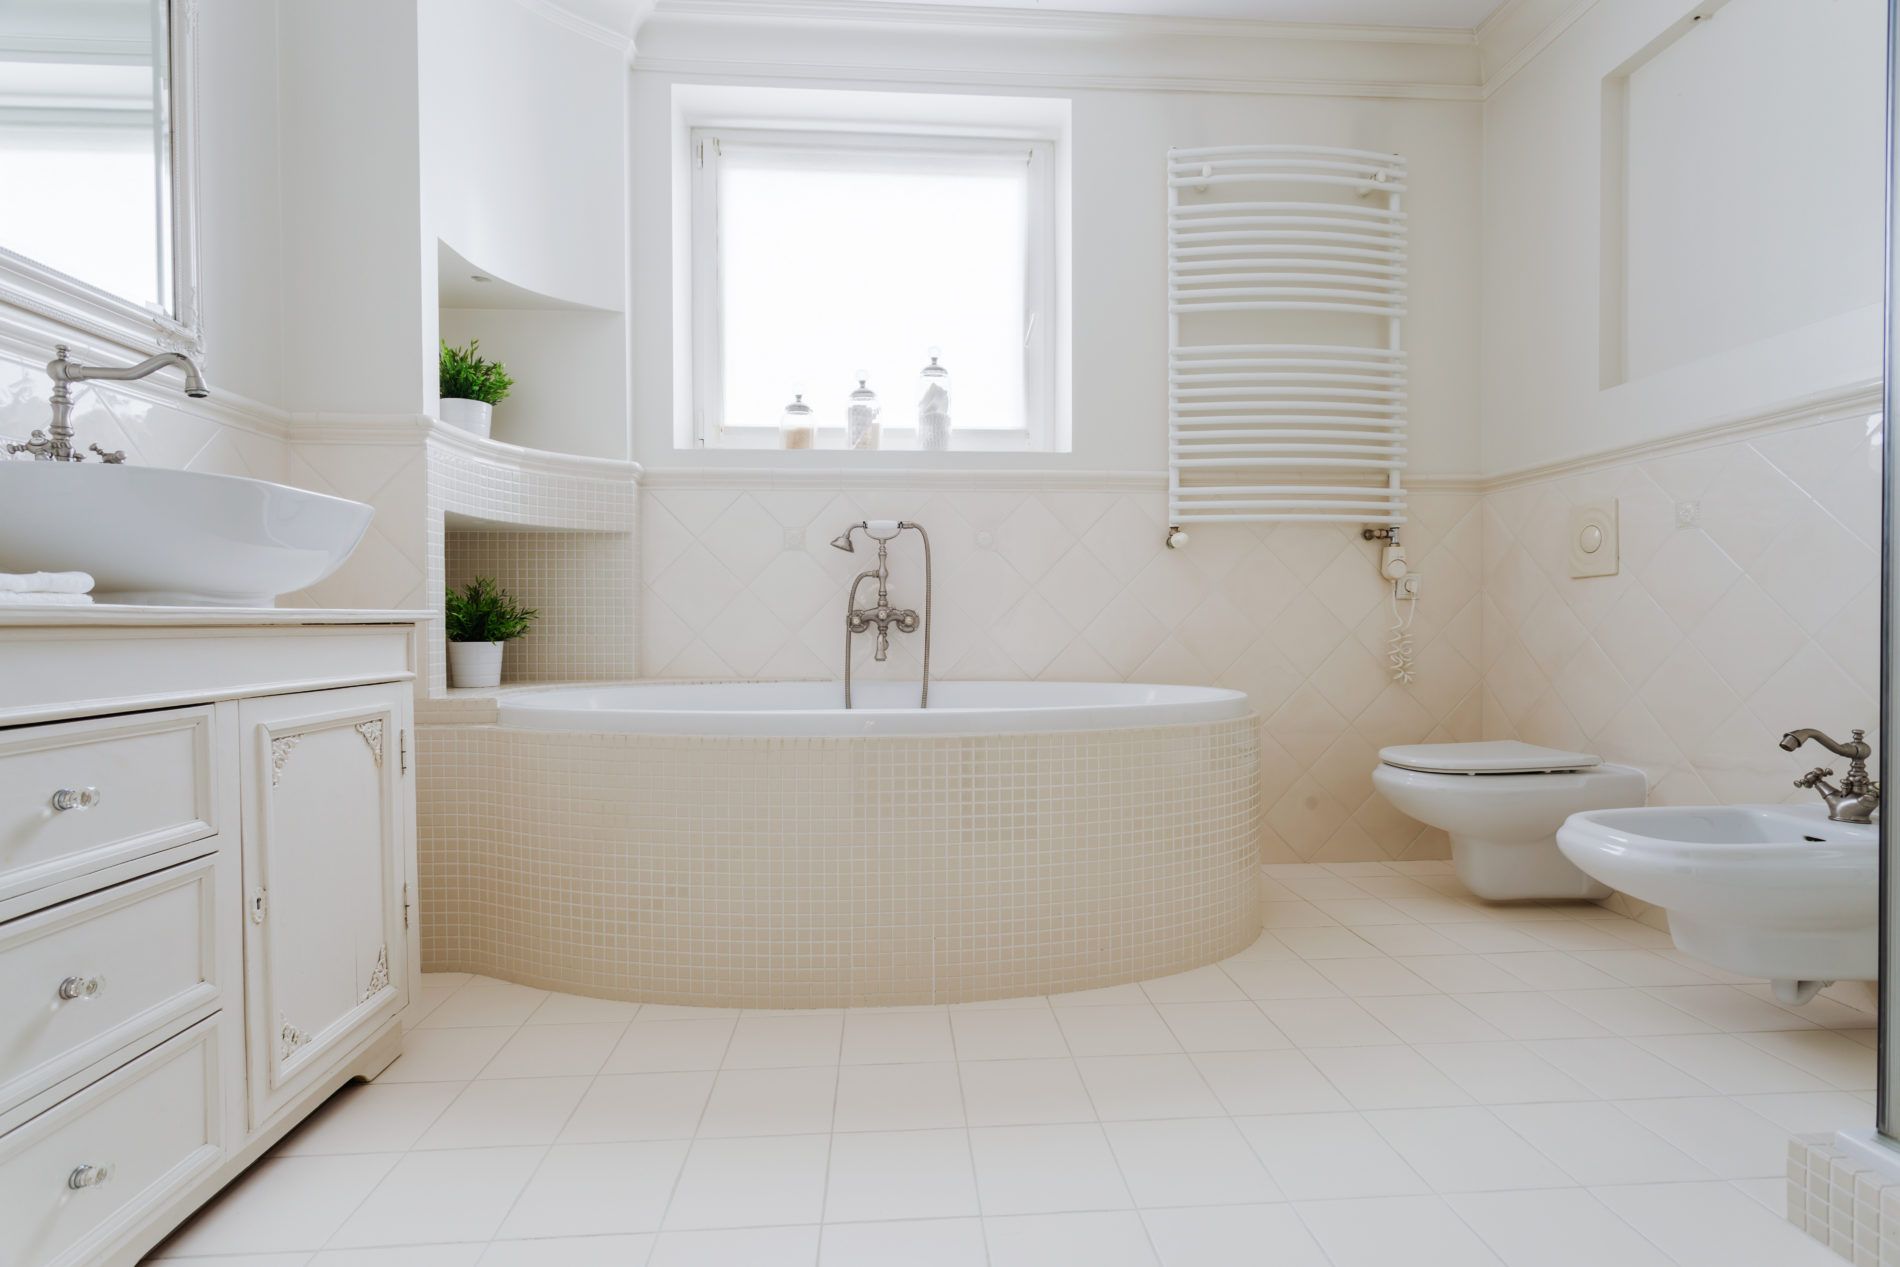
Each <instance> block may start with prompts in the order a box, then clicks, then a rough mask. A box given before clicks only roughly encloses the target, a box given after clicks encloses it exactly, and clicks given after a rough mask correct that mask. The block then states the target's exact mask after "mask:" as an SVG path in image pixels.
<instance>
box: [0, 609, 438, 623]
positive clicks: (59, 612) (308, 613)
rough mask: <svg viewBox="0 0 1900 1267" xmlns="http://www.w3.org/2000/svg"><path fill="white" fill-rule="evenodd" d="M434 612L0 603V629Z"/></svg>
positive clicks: (422, 616) (385, 619)
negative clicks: (37, 605)
mask: <svg viewBox="0 0 1900 1267" xmlns="http://www.w3.org/2000/svg"><path fill="white" fill-rule="evenodd" d="M434 618H435V613H434V612H428V611H401V610H391V609H379V608H350V607H131V606H121V605H119V604H116V603H94V604H92V605H90V606H70V605H61V606H45V607H33V606H26V605H21V606H14V605H12V604H10V603H9V604H0V629H45V628H56V627H60V626H88V627H95V626H134V627H137V626H148V627H164V628H184V629H206V628H210V629H215V628H274V627H280V626H288V625H413V624H418V623H420V622H422V621H425V620H433V619H434Z"/></svg>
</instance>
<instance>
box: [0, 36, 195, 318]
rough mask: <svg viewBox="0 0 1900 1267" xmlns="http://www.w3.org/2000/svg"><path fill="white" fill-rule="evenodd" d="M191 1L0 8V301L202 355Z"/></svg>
mask: <svg viewBox="0 0 1900 1267" xmlns="http://www.w3.org/2000/svg"><path fill="white" fill-rule="evenodd" d="M192 7H193V6H192V5H190V4H189V3H187V0H5V2H4V3H0V173H4V178H3V179H0V298H5V299H7V300H9V301H12V302H15V303H18V304H20V305H21V306H22V307H25V308H27V309H29V310H33V311H37V312H40V313H42V314H44V315H48V316H52V317H55V318H59V319H63V320H65V321H68V322H70V323H71V324H74V325H77V326H79V327H81V328H82V329H86V330H90V331H91V332H93V333H95V334H100V335H105V336H107V337H109V338H112V339H113V340H114V341H116V342H119V343H122V344H126V345H129V346H131V347H134V348H136V349H140V350H155V349H160V348H163V349H176V350H186V351H197V350H199V348H198V343H199V333H198V319H197V313H196V302H195V300H196V296H195V278H194V277H193V276H192V272H191V263H192V260H191V251H190V244H191V233H190V227H191V224H190V215H189V211H190V197H189V193H190V190H189V180H188V177H189V175H190V172H189V167H190V164H189V158H190V145H189V139H190V129H189V123H190V119H189V110H188V108H187V107H188V103H189V94H188V93H186V92H184V91H183V90H182V89H183V86H184V81H185V77H186V75H187V74H188V56H187V54H188V53H189V49H190V47H191V38H190V36H191V32H190V30H189V27H190V10H191V8H192Z"/></svg>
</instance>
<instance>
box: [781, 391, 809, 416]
mask: <svg viewBox="0 0 1900 1267" xmlns="http://www.w3.org/2000/svg"><path fill="white" fill-rule="evenodd" d="M785 412H786V413H788V414H800V415H807V414H810V413H811V406H810V405H808V404H806V403H805V393H804V392H800V393H798V394H797V395H796V396H794V397H792V403H791V404H789V405H787V406H785Z"/></svg>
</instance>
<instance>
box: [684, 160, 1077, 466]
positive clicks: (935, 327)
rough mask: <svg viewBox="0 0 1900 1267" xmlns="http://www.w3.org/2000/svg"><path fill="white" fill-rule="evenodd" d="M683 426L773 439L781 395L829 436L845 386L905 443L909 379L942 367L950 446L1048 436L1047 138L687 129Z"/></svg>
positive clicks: (911, 402) (1052, 395)
mask: <svg viewBox="0 0 1900 1267" xmlns="http://www.w3.org/2000/svg"><path fill="white" fill-rule="evenodd" d="M688 143H689V147H690V156H689V161H690V162H691V164H692V169H693V170H692V176H693V193H692V213H691V217H692V218H691V232H692V241H691V254H692V273H693V282H692V304H693V358H692V359H693V426H694V435H693V441H694V443H695V444H698V445H701V446H704V447H720V448H772V447H776V446H777V445H778V444H779V418H780V415H781V414H782V413H783V412H784V409H785V406H786V404H787V403H789V402H790V401H791V400H792V398H793V397H794V396H795V395H802V396H803V397H804V400H805V402H806V404H808V405H810V406H811V408H812V410H813V414H814V418H813V421H814V422H815V424H816V426H817V443H816V447H818V448H821V449H843V448H845V447H846V440H845V411H846V407H847V403H848V399H847V398H848V397H849V395H850V393H851V391H852V390H853V389H854V388H855V387H857V385H858V380H859V379H860V378H862V379H864V380H865V382H866V384H867V385H868V386H869V388H870V389H871V390H872V391H874V392H876V393H877V395H878V403H879V405H880V407H881V409H882V415H881V418H880V423H881V432H882V434H881V440H880V444H879V447H880V448H884V449H896V450H908V451H912V452H915V451H917V450H918V448H919V444H918V438H917V403H918V402H917V391H918V383H919V374H920V372H921V371H922V369H923V368H924V367H925V366H926V365H927V364H929V362H930V359H931V357H932V356H933V355H934V356H936V357H938V358H939V359H940V362H941V365H942V367H943V368H944V369H945V370H947V371H948V372H949V374H950V377H951V419H952V431H951V447H952V448H953V449H958V450H1011V449H1017V450H1023V449H1041V450H1048V449H1055V448H1058V447H1062V443H1061V439H1060V428H1059V427H1058V426H1057V425H1056V418H1055V414H1056V403H1055V402H1056V390H1055V388H1056V383H1055V368H1056V363H1057V360H1056V349H1057V344H1056V340H1057V337H1058V331H1057V329H1056V325H1057V322H1056V320H1055V313H1056V305H1055V286H1056V283H1055V263H1056V261H1055V245H1056V217H1055V207H1054V174H1053V163H1054V142H1053V141H1051V140H1048V139H1040V138H1017V137H995V136H989V137H984V136H967V135H966V136H945V135H918V134H900V133H876V134H866V133H845V132H835V131H832V132H825V131H805V130H789V129H788V130H757V129H753V130H746V129H719V128H695V129H693V130H692V131H691V133H690V135H689V137H688Z"/></svg>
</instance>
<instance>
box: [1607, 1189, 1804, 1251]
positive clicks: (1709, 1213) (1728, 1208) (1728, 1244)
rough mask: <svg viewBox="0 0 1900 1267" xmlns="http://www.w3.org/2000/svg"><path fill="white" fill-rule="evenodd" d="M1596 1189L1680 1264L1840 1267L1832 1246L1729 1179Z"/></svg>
mask: <svg viewBox="0 0 1900 1267" xmlns="http://www.w3.org/2000/svg"><path fill="white" fill-rule="evenodd" d="M1592 1191H1593V1192H1594V1193H1595V1195H1596V1197H1597V1198H1598V1199H1599V1200H1601V1201H1602V1202H1603V1204H1605V1205H1607V1206H1609V1207H1610V1209H1611V1210H1613V1211H1615V1212H1616V1213H1617V1214H1618V1215H1620V1216H1622V1218H1623V1220H1624V1221H1625V1222H1627V1223H1629V1224H1630V1225H1631V1226H1632V1227H1634V1228H1635V1229H1636V1230H1637V1231H1638V1232H1640V1233H1642V1235H1643V1236H1644V1237H1646V1238H1647V1239H1648V1240H1649V1241H1650V1242H1651V1243H1652V1244H1654V1245H1655V1246H1656V1247H1657V1248H1658V1249H1660V1250H1662V1251H1663V1253H1665V1254H1667V1255H1669V1256H1670V1257H1671V1258H1673V1259H1675V1261H1676V1262H1677V1263H1679V1264H1681V1267H1840V1262H1841V1260H1840V1259H1838V1258H1836V1257H1835V1256H1834V1252H1833V1251H1832V1250H1829V1249H1826V1248H1823V1247H1822V1245H1821V1244H1820V1242H1818V1241H1814V1240H1811V1239H1809V1237H1808V1236H1807V1235H1806V1234H1804V1233H1802V1232H1797V1231H1796V1230H1795V1229H1794V1227H1793V1225H1792V1224H1790V1223H1789V1222H1787V1220H1785V1219H1781V1218H1777V1217H1776V1216H1775V1215H1774V1214H1773V1213H1771V1212H1770V1211H1768V1210H1767V1209H1765V1208H1763V1207H1762V1206H1761V1205H1760V1204H1758V1203H1757V1202H1755V1201H1753V1200H1751V1199H1750V1198H1748V1197H1746V1196H1744V1195H1743V1194H1742V1193H1740V1192H1738V1191H1736V1190H1735V1189H1734V1188H1732V1187H1730V1186H1729V1185H1728V1184H1725V1183H1665V1184H1648V1185H1636V1186H1626V1187H1613V1188H1596V1189H1593V1190H1592Z"/></svg>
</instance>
